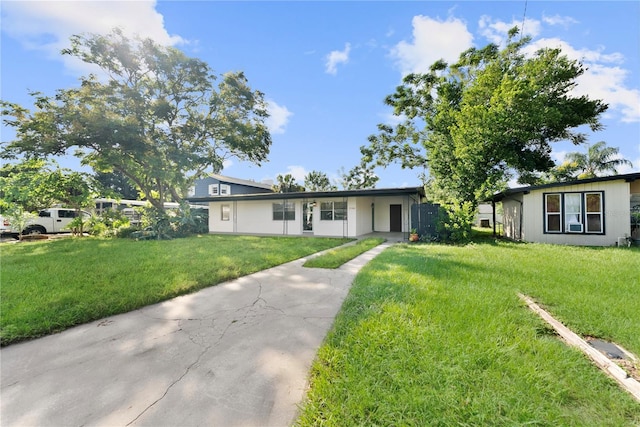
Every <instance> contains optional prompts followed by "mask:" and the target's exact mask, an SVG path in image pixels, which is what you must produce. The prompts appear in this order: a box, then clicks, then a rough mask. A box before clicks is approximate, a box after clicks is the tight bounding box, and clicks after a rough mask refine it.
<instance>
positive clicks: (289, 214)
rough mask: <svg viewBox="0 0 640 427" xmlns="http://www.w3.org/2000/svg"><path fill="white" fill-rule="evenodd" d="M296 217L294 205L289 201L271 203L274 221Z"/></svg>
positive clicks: (292, 219) (289, 219)
mask: <svg viewBox="0 0 640 427" xmlns="http://www.w3.org/2000/svg"><path fill="white" fill-rule="evenodd" d="M295 219H296V205H295V204H294V203H291V202H285V203H274V204H273V220H274V221H294V220H295Z"/></svg>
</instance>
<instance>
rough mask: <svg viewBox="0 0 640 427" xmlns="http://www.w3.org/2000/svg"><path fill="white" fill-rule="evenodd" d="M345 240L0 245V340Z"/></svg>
mask: <svg viewBox="0 0 640 427" xmlns="http://www.w3.org/2000/svg"><path fill="white" fill-rule="evenodd" d="M349 241H350V239H329V238H324V239H323V238H314V239H309V238H295V237H251V236H215V235H205V236H199V237H192V238H186V239H176V240H170V241H157V240H153V241H139V242H136V241H133V240H124V239H111V240H101V239H92V238H83V239H64V240H53V241H44V242H42V241H41V242H23V243H17V244H5V245H2V247H1V248H0V250H1V251H2V253H1V255H2V266H1V267H2V268H1V270H0V343H2V345H6V344H9V343H12V342H16V341H20V340H24V339H28V338H34V337H38V336H42V335H45V334H49V333H52V332H57V331H61V330H63V329H66V328H68V327H70V326H73V325H77V324H80V323H85V322H89V321H92V320H96V319H100V318H102V317H105V316H109V315H112V314H117V313H123V312H126V311H130V310H133V309H136V308H139V307H142V306H145V305H148V304H153V303H156V302H159V301H163V300H166V299H169V298H172V297H175V296H178V295H181V294H186V293H189V292H193V291H196V290H198V289H202V288H204V287H207V286H211V285H215V284H217V283H220V282H223V281H226V280H230V279H234V278H237V277H240V276H244V275H246V274H250V273H253V272H256V271H260V270H264V269H266V268H269V267H272V266H275V265H278V264H282V263H285V262H288V261H291V260H294V259H297V258H301V257H303V256H306V255H309V254H312V253H315V252H319V251H322V250H326V249H329V248H332V247H335V246H337V245H340V244H344V243H346V242H349Z"/></svg>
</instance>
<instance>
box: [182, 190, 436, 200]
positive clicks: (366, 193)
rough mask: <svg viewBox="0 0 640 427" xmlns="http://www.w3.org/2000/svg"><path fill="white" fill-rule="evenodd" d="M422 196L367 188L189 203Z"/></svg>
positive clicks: (223, 198)
mask: <svg viewBox="0 0 640 427" xmlns="http://www.w3.org/2000/svg"><path fill="white" fill-rule="evenodd" d="M411 195H415V196H424V188H423V187H403V188H369V189H365V190H339V191H298V192H293V193H255V194H232V195H229V196H209V197H190V198H188V199H187V200H189V201H190V202H228V201H238V200H291V199H300V200H303V199H315V198H318V199H319V198H331V197H333V198H340V197H343V198H344V197H389V196H411Z"/></svg>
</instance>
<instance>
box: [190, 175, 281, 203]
mask: <svg viewBox="0 0 640 427" xmlns="http://www.w3.org/2000/svg"><path fill="white" fill-rule="evenodd" d="M256 193H273V190H272V189H271V184H267V183H264V182H255V181H249V180H245V179H238V178H231V177H228V176H223V175H217V174H211V175H209V176H208V177H206V178H202V179H199V180H198V181H196V183H195V185H194V186H193V187H192V188H191V191H190V192H189V198H203V197H217V196H230V195H234V194H256Z"/></svg>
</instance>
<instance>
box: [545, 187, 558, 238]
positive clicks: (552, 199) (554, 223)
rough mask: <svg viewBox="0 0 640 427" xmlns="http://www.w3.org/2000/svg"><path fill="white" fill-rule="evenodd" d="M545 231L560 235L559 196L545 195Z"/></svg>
mask: <svg viewBox="0 0 640 427" xmlns="http://www.w3.org/2000/svg"><path fill="white" fill-rule="evenodd" d="M545 207H546V208H545V224H544V225H545V230H546V232H547V233H560V232H561V231H562V229H561V228H560V222H561V221H560V217H561V215H562V212H561V211H560V194H545Z"/></svg>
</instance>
